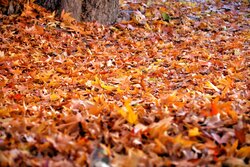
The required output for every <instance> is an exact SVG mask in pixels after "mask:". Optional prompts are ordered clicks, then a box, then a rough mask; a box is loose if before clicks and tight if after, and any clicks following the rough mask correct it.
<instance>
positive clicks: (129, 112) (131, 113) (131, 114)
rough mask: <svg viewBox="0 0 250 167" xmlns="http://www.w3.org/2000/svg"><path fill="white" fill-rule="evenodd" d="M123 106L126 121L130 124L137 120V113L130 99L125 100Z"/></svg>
mask: <svg viewBox="0 0 250 167" xmlns="http://www.w3.org/2000/svg"><path fill="white" fill-rule="evenodd" d="M125 107H126V109H127V121H128V122H129V123H131V124H134V123H136V122H137V114H136V113H135V112H134V111H133V109H132V107H131V105H130V100H126V101H125Z"/></svg>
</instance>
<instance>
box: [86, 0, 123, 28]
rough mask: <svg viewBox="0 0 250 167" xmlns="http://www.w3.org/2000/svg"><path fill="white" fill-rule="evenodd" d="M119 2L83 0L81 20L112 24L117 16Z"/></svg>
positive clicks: (114, 0)
mask: <svg viewBox="0 0 250 167" xmlns="http://www.w3.org/2000/svg"><path fill="white" fill-rule="evenodd" d="M118 9H119V0H83V1H82V20H84V21H98V22H100V23H103V24H112V23H114V22H115V21H116V19H117V16H118Z"/></svg>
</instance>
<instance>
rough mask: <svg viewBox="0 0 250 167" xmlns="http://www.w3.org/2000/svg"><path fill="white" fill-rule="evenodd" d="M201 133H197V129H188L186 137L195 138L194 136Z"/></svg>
mask: <svg viewBox="0 0 250 167" xmlns="http://www.w3.org/2000/svg"><path fill="white" fill-rule="evenodd" d="M200 134H201V133H200V131H199V129H198V128H197V127H195V128H193V129H189V131H188V135H189V136H190V137H195V136H199V135H200Z"/></svg>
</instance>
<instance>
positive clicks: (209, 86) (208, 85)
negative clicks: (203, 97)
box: [206, 81, 220, 92]
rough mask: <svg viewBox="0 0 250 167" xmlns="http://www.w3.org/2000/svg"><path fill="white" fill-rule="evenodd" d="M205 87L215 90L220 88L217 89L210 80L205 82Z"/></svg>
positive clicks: (217, 90)
mask: <svg viewBox="0 0 250 167" xmlns="http://www.w3.org/2000/svg"><path fill="white" fill-rule="evenodd" d="M206 87H207V88H208V89H214V90H215V91H216V92H220V89H218V88H217V87H216V86H215V85H214V84H212V83H211V82H210V81H207V82H206Z"/></svg>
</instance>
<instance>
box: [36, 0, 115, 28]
mask: <svg viewBox="0 0 250 167" xmlns="http://www.w3.org/2000/svg"><path fill="white" fill-rule="evenodd" d="M35 2H36V3H37V4H39V5H41V6H43V7H45V8H46V9H48V10H51V11H54V10H56V11H58V13H61V12H62V10H65V11H66V12H70V13H71V16H72V17H74V18H75V19H76V20H77V21H97V22H99V23H102V24H112V23H114V22H115V21H116V19H117V16H118V9H119V0H36V1H35Z"/></svg>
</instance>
